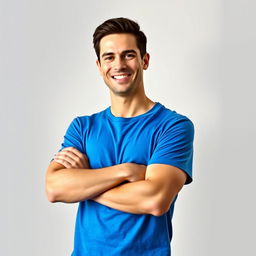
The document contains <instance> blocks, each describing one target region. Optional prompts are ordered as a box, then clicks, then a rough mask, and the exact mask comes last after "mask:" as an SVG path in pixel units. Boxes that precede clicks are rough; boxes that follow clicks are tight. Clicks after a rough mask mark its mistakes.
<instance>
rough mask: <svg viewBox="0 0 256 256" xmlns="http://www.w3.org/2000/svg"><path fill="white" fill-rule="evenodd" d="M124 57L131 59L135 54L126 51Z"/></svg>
mask: <svg viewBox="0 0 256 256" xmlns="http://www.w3.org/2000/svg"><path fill="white" fill-rule="evenodd" d="M125 58H126V59H128V60H130V59H133V58H135V54H134V53H127V54H125Z"/></svg>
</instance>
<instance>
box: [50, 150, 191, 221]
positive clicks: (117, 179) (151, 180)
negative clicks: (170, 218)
mask: <svg viewBox="0 0 256 256" xmlns="http://www.w3.org/2000/svg"><path fill="white" fill-rule="evenodd" d="M185 181H186V174H185V173H184V172H183V171H181V170H180V169H178V168H176V167H174V166H170V165H164V164H152V165H149V166H147V167H146V166H144V165H138V164H133V163H124V164H120V165H115V166H111V167H107V168H101V169H94V170H92V169H90V168H89V165H88V159H87V158H86V156H85V155H83V154H82V153H81V152H79V151H78V150H76V149H75V148H66V149H64V150H63V151H61V152H59V153H58V154H57V155H56V157H55V159H54V161H53V162H52V163H51V164H50V165H49V167H48V170H47V174H46V191H47V195H48V199H49V200H50V201H51V202H69V203H71V202H78V201H82V200H87V199H92V200H95V201H96V202H98V203H101V204H103V205H106V206H109V207H111V208H114V209H117V210H120V211H124V212H129V213H134V214H152V215H155V216H160V215H162V214H164V213H165V212H166V211H168V209H169V207H170V205H171V203H172V201H173V199H174V198H175V196H176V195H177V193H178V192H179V191H180V190H181V188H182V186H183V185H184V183H185ZM124 182H125V183H124Z"/></svg>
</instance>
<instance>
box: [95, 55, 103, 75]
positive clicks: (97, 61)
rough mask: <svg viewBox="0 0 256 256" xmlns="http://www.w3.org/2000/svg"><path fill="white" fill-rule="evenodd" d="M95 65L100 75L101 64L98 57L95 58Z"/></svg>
mask: <svg viewBox="0 0 256 256" xmlns="http://www.w3.org/2000/svg"><path fill="white" fill-rule="evenodd" d="M96 65H97V67H98V69H99V72H100V75H101V76H102V71H101V64H100V61H99V60H98V59H97V60H96Z"/></svg>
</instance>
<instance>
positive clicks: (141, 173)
mask: <svg viewBox="0 0 256 256" xmlns="http://www.w3.org/2000/svg"><path fill="white" fill-rule="evenodd" d="M121 165H122V167H123V168H124V170H125V172H126V175H127V181H129V182H134V181H139V180H145V174H146V168H147V167H146V166H145V165H141V164H134V163H124V164H121Z"/></svg>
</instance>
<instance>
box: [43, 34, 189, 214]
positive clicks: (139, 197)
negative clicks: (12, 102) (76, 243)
mask: <svg viewBox="0 0 256 256" xmlns="http://www.w3.org/2000/svg"><path fill="white" fill-rule="evenodd" d="M96 64H97V66H98V69H99V72H100V74H101V76H102V77H103V80H104V82H105V84H106V85H107V87H108V88H109V91H110V98H111V112H112V114H113V115H115V116H118V117H134V116H137V115H141V114H143V113H145V112H147V111H148V110H150V109H151V108H152V107H153V106H154V104H155V103H154V102H153V101H152V100H150V99H149V98H148V97H147V96H146V94H145V91H144V83H143V72H144V70H146V69H147V68H148V65H149V54H148V53H147V54H145V55H144V56H141V55H140V51H139V49H138V47H137V44H136V39H135V37H134V36H133V35H131V34H112V35H108V36H105V37H103V38H102V39H101V42H100V60H97V61H96ZM124 181H126V183H125V184H124V183H123V182H124ZM185 181H186V174H185V173H184V172H183V171H182V170H180V169H178V168H176V167H174V166H170V165H164V164H152V165H149V166H144V165H138V164H133V163H123V164H120V165H115V166H111V167H107V168H102V169H96V170H95V169H94V170H92V169H90V167H89V165H88V159H87V157H86V156H85V155H84V154H82V153H81V152H79V151H78V150H77V149H75V148H65V149H64V150H63V151H61V152H58V153H57V154H56V155H55V158H54V161H52V163H51V164H50V165H49V167H48V170H47V174H46V192H47V195H48V199H49V201H51V202H69V203H71V202H79V201H82V200H86V199H93V200H95V201H96V202H99V203H101V204H103V205H106V206H109V207H111V208H114V209H117V210H120V211H124V212H129V213H134V214H152V215H155V216H160V215H162V214H164V213H165V212H167V211H168V209H169V207H170V205H171V203H172V201H173V199H174V198H175V196H176V195H177V193H178V192H179V191H180V190H181V188H182V186H183V185H184V183H185Z"/></svg>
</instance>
